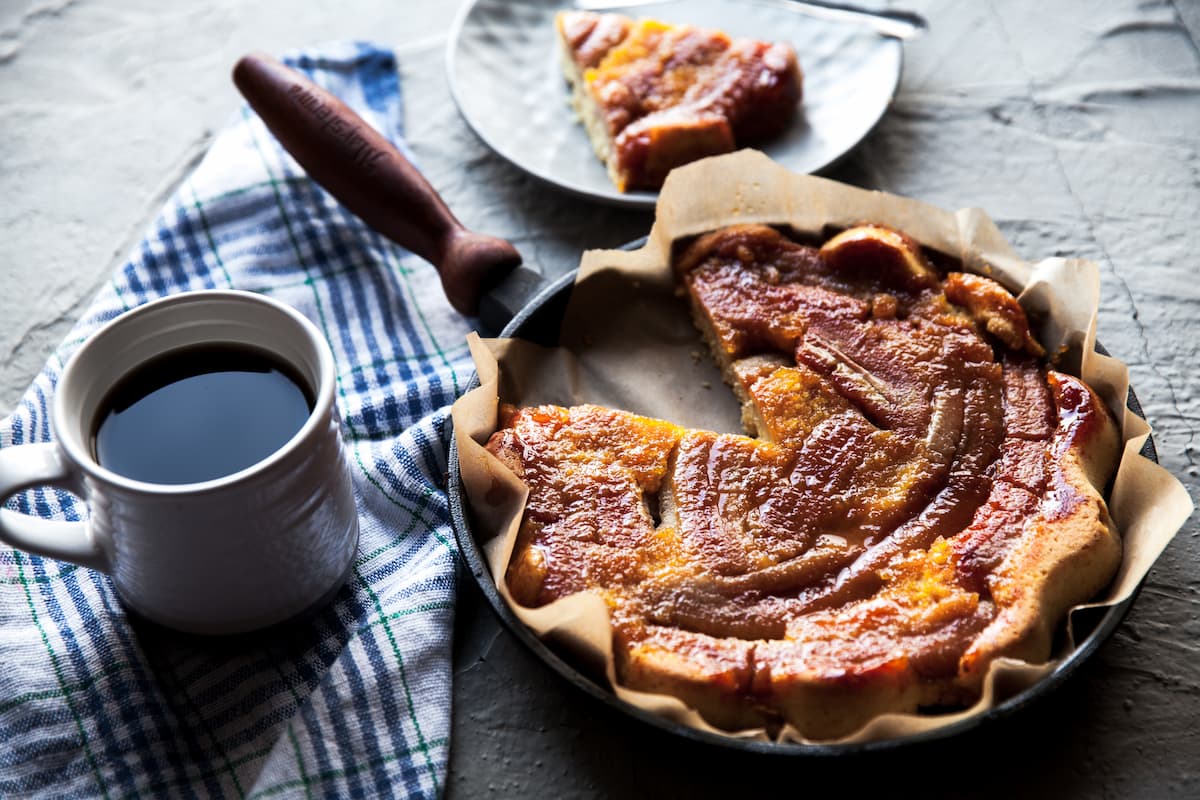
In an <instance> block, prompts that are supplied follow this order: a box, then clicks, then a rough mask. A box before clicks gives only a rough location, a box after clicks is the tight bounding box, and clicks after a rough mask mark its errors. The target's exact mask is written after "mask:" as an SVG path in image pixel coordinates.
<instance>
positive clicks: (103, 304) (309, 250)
mask: <svg viewBox="0 0 1200 800" xmlns="http://www.w3.org/2000/svg"><path fill="white" fill-rule="evenodd" d="M289 63H291V64H292V65H293V66H298V67H299V68H300V69H302V70H303V71H305V72H306V73H308V74H309V75H310V76H311V77H312V78H313V80H314V81H315V82H316V83H318V84H320V85H321V86H323V87H325V88H326V89H328V90H329V91H331V92H332V93H333V94H335V95H338V96H340V97H341V98H343V99H344V100H345V101H346V102H347V103H348V104H349V105H350V106H351V107H353V108H355V109H356V110H357V111H358V112H359V113H360V114H362V115H363V116H364V117H365V118H366V119H367V120H368V121H369V122H370V123H371V124H372V125H374V126H375V127H376V128H377V129H379V130H381V131H382V132H383V133H384V134H385V135H386V136H387V137H388V138H390V139H391V140H393V141H396V142H398V141H399V137H400V130H401V101H400V87H399V81H398V78H397V72H396V64H395V62H394V59H393V56H392V54H391V53H390V52H388V51H384V50H379V49H376V48H373V47H369V46H364V45H347V46H339V47H334V48H332V49H325V50H322V51H321V53H320V54H316V53H312V54H304V55H300V56H298V57H294V58H292V59H289ZM227 287H232V288H236V289H246V290H250V291H254V292H262V293H264V294H269V295H270V296H272V297H274V298H276V299H278V300H282V301H283V302H285V303H288V304H290V305H292V306H293V307H295V308H297V309H299V310H300V311H301V312H303V313H304V314H306V315H307V316H308V317H309V318H310V319H312V320H313V321H314V322H315V323H316V324H317V325H318V326H319V327H320V329H321V330H322V331H323V332H324V333H325V336H326V338H327V339H328V340H329V344H330V345H331V346H332V348H333V352H334V358H335V360H336V364H337V376H338V383H337V388H338V406H339V409H340V411H341V414H342V418H343V420H344V425H343V433H344V436H345V441H346V446H347V448H348V452H349V459H350V463H351V465H352V469H353V473H354V483H355V495H356V500H357V502H358V512H359V518H360V522H361V529H362V538H361V541H360V543H359V552H358V557H357V560H356V561H355V563H354V571H353V574H352V575H351V578H350V582H349V584H348V585H347V586H346V587H344V588H343V589H342V591H341V592H340V593H339V594H338V595H337V598H336V600H335V601H334V602H333V603H332V604H331V605H330V606H329V607H328V608H326V609H325V610H324V611H323V612H322V613H320V614H319V615H318V616H317V617H316V618H315V620H314V621H313V622H312V623H311V625H309V626H308V627H307V628H304V629H302V631H301V632H300V633H296V632H294V631H292V632H289V633H287V634H286V635H279V634H267V635H263V636H258V637H252V641H251V642H246V641H235V640H227V641H222V640H209V641H206V640H199V641H197V640H195V639H192V638H189V637H184V636H181V635H180V636H177V635H173V634H170V633H164V632H163V631H161V630H158V629H151V628H150V627H149V626H146V625H144V624H141V623H138V622H136V621H134V620H131V619H130V618H129V617H128V616H127V615H126V612H125V610H124V609H123V608H122V607H121V606H120V605H119V603H118V600H117V597H116V595H115V594H114V592H113V589H112V587H111V585H110V584H109V581H108V579H107V578H106V577H105V576H104V575H102V574H100V573H97V572H93V571H91V570H87V569H83V568H80V567H75V566H72V565H70V564H65V563H60V562H57V561H53V560H51V559H43V558H38V557H36V556H30V555H27V554H25V553H22V552H17V551H13V550H10V549H7V548H0V659H2V660H3V669H0V796H3V797H12V796H22V795H37V796H42V795H53V796H99V797H114V798H115V797H122V798H124V797H145V798H160V797H176V796H178V797H196V796H221V797H246V796H252V797H269V796H299V795H306V796H320V797H326V796H337V797H342V796H351V797H385V796H392V795H409V796H427V795H428V796H432V795H437V794H440V793H441V790H442V788H443V787H444V785H445V773H446V759H447V753H448V735H449V728H450V649H451V629H452V623H453V617H454V590H455V559H456V553H455V545H454V538H453V534H452V531H451V528H450V524H449V513H448V510H447V504H446V496H445V494H444V493H443V491H442V489H441V487H440V483H441V480H440V476H441V475H443V474H444V471H445V453H446V445H447V441H448V440H447V420H448V416H449V408H448V405H449V404H450V403H451V402H452V401H453V400H454V398H455V397H456V396H457V394H458V393H459V392H460V391H461V390H462V389H463V388H464V384H465V383H466V381H467V380H468V379H469V378H470V375H471V370H472V367H471V361H470V358H469V356H468V354H467V348H466V346H465V343H464V337H465V334H466V333H467V330H468V327H469V326H468V323H467V322H466V321H465V320H463V319H462V318H461V317H459V316H458V315H457V314H456V313H455V312H454V311H453V310H452V309H451V308H450V307H449V305H448V304H447V303H446V301H445V299H444V298H443V296H442V293H441V287H440V284H439V282H438V280H437V276H436V274H435V273H434V271H433V268H432V267H430V266H429V265H427V264H425V263H424V262H423V261H421V260H420V259H418V258H416V257H415V256H413V255H411V254H409V253H407V252H405V251H403V250H401V249H398V248H397V247H395V246H393V245H391V244H390V243H388V242H387V241H385V240H384V239H382V238H381V237H380V236H379V235H377V234H376V233H374V232H373V231H371V230H368V229H367V228H366V227H364V225H363V224H362V223H361V222H359V221H358V220H357V219H356V218H354V217H353V216H351V215H350V214H349V213H348V212H347V211H346V210H345V209H343V208H342V207H341V206H339V205H338V204H337V203H336V202H335V201H334V200H333V199H332V198H331V197H330V196H329V195H327V194H326V193H325V192H324V191H322V190H321V189H319V188H318V187H316V186H315V185H314V184H313V183H312V182H311V181H309V180H308V179H307V177H305V175H304V174H303V172H302V171H301V170H300V169H299V167H297V166H296V164H295V163H294V162H293V161H291V160H290V157H288V156H286V155H285V154H284V153H283V151H282V150H281V149H280V147H279V146H278V144H277V143H276V142H275V140H274V139H273V138H272V136H271V135H270V134H269V133H268V132H267V131H266V129H265V128H264V127H263V125H262V124H261V122H260V121H259V120H258V118H257V117H256V116H254V114H253V113H252V112H250V111H249V110H248V109H243V110H242V111H241V112H240V114H239V115H238V116H237V118H236V119H235V120H234V121H233V123H232V124H231V125H230V127H229V128H228V129H227V130H225V131H224V132H222V133H221V134H220V136H219V137H218V138H217V140H216V142H215V143H214V145H213V147H212V149H211V151H210V152H209V153H208V155H207V156H206V157H205V159H204V160H203V162H202V163H201V164H200V165H199V167H198V168H197V169H196V171H195V174H193V175H192V176H191V177H190V178H189V179H188V180H187V181H186V182H184V184H183V185H182V187H181V188H180V189H179V191H178V192H177V193H176V194H175V196H174V197H173V198H172V199H171V201H170V202H169V203H168V204H167V206H166V208H165V209H164V210H163V212H162V214H161V215H160V216H159V218H158V219H157V220H156V222H155V223H154V225H153V228H152V230H151V231H150V232H149V233H148V235H147V236H146V238H145V240H144V241H142V242H141V244H140V245H138V246H137V247H136V248H135V249H134V251H133V253H132V255H131V256H130V258H129V260H128V262H127V263H126V264H125V266H124V267H123V268H122V269H121V270H120V271H119V272H118V273H117V274H116V276H115V277H113V279H112V281H111V282H110V283H109V285H108V286H107V287H106V288H105V289H104V291H103V292H102V293H101V294H100V296H99V297H98V298H97V299H96V301H95V303H94V304H93V305H92V307H91V308H90V309H89V310H88V312H87V313H86V314H85V315H84V317H83V319H82V320H81V321H80V322H79V324H78V325H77V326H76V328H75V330H74V331H73V332H72V334H71V336H70V337H69V338H68V341H67V342H65V343H64V344H63V345H62V346H61V347H60V348H59V349H58V350H57V351H56V352H55V353H54V355H53V356H52V357H51V359H50V362H49V364H48V365H47V366H46V368H45V370H44V371H43V372H42V374H41V375H40V376H39V377H38V378H37V380H36V381H35V383H34V384H33V386H32V387H31V388H30V389H29V391H28V392H27V393H26V395H25V397H24V399H23V400H22V402H21V405H20V408H19V409H18V410H17V411H16V412H15V413H14V414H13V415H12V416H11V417H9V418H8V419H7V420H5V421H4V422H3V423H2V426H0V446H4V447H9V446H12V445H16V444H21V443H25V442H37V441H46V440H48V439H49V438H50V431H49V419H48V409H49V408H50V405H51V403H50V396H51V394H52V393H53V391H54V385H55V382H56V379H57V377H58V375H59V374H60V372H61V370H62V368H63V362H64V360H65V359H66V358H68V357H69V356H70V354H71V353H72V352H73V350H74V349H75V348H76V347H78V345H79V344H80V342H81V341H82V340H83V339H84V338H85V337H86V336H87V335H88V334H89V333H91V332H92V331H94V330H96V329H97V328H98V327H100V326H101V325H102V324H103V323H105V322H107V321H108V320H110V319H112V318H113V317H115V316H117V315H118V314H120V313H121V312H122V311H125V310H127V309H129V308H132V307H133V306H136V305H138V304H140V303H144V302H146V301H148V300H151V299H153V298H156V297H160V296H162V295H166V294H172V293H175V292H180V291H184V290H189V289H200V288H227ZM10 507H12V508H16V509H18V510H20V511H22V512H25V513H29V514H38V515H41V516H45V517H59V518H65V519H79V518H80V515H81V514H82V513H85V511H84V509H83V508H82V507H81V504H80V503H79V502H78V501H77V500H74V499H73V498H72V497H71V496H69V495H67V494H64V493H62V492H58V491H51V490H36V491H30V492H27V493H25V494H24V495H22V496H21V497H19V498H17V499H15V500H14V501H12V502H11V503H10Z"/></svg>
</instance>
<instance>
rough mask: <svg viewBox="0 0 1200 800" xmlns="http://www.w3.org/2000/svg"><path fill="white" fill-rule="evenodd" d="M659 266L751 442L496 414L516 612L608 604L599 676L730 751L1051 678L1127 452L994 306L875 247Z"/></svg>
mask: <svg viewBox="0 0 1200 800" xmlns="http://www.w3.org/2000/svg"><path fill="white" fill-rule="evenodd" d="M674 268H675V271H676V273H677V276H678V278H679V280H680V281H681V282H682V285H683V286H684V287H685V289H686V292H687V295H688V297H689V298H690V302H691V306H692V311H693V315H694V317H695V320H696V323H697V325H698V326H699V328H700V330H701V331H702V333H703V336H704V337H705V339H706V340H707V341H708V344H709V346H710V349H711V350H712V353H713V355H714V357H715V358H716V360H717V361H718V362H719V364H720V366H721V368H722V370H723V371H724V375H725V378H726V380H727V381H728V382H729V383H730V384H731V385H732V386H733V388H734V390H735V391H736V393H737V394H738V396H739V398H740V399H741V402H742V409H743V414H742V416H743V421H744V424H745V427H746V429H747V432H748V433H749V434H750V436H741V435H734V434H728V433H714V432H710V431H702V430H689V429H686V428H683V427H680V426H678V425H675V424H672V423H670V422H666V421H662V420H655V419H648V418H645V417H640V416H636V415H634V414H630V413H627V412H624V411H618V410H614V409H608V408H601V407H598V406H589V405H585V406H579V407H575V408H560V407H555V406H541V407H536V408H520V409H518V408H513V407H511V406H503V407H502V411H501V420H500V425H501V427H500V429H499V430H498V431H496V433H495V434H494V435H493V436H492V437H491V439H490V441H489V442H488V445H487V447H488V449H489V450H490V451H491V452H492V453H493V454H494V455H496V456H497V457H498V458H499V459H500V460H501V461H502V462H503V463H504V464H505V465H506V466H508V467H509V468H510V469H512V470H513V472H514V473H516V475H517V476H518V477H519V478H521V479H522V480H523V481H524V482H525V483H526V484H527V485H528V487H529V499H528V503H527V507H526V510H525V514H524V517H523V519H522V522H521V526H520V530H519V533H518V538H517V542H516V546H515V550H514V553H513V557H512V560H511V563H510V565H509V567H508V572H507V575H505V576H504V580H506V581H507V584H508V587H509V589H510V591H511V593H512V596H513V597H514V598H515V599H516V601H517V602H519V603H521V604H523V605H525V606H530V607H534V606H542V605H545V604H547V603H550V602H552V601H554V600H556V599H558V598H562V597H565V596H567V595H571V594H574V593H576V592H594V593H597V594H599V595H600V596H601V597H602V598H603V599H604V601H605V602H606V604H607V606H608V609H609V612H610V618H611V622H612V630H613V645H614V654H615V661H616V675H617V679H618V681H619V682H620V683H621V684H622V685H624V686H626V687H629V688H632V689H639V690H644V691H650V692H660V693H666V694H671V695H674V696H676V697H678V698H680V699H682V700H683V701H684V702H685V703H687V704H688V705H689V706H691V707H693V708H694V709H696V710H697V711H698V712H699V713H700V714H701V715H702V716H703V717H704V718H705V719H706V720H708V721H709V722H710V723H712V724H713V725H716V726H719V727H721V728H724V729H729V730H733V729H739V728H758V727H766V728H768V729H769V730H777V729H778V728H779V727H780V726H781V725H782V724H784V723H791V724H792V725H793V726H795V728H796V729H798V730H799V732H800V733H801V734H802V735H804V736H806V737H809V738H814V739H828V738H835V737H840V736H843V735H846V734H849V733H851V732H852V731H854V730H855V729H856V728H858V727H860V726H861V725H862V724H863V723H865V722H866V721H868V720H869V719H870V718H872V717H873V716H875V715H877V714H880V713H883V712H887V711H915V710H918V709H920V708H922V707H927V706H946V705H963V704H969V703H970V702H971V701H972V700H973V699H974V698H976V697H977V696H978V694H979V692H980V690H981V683H982V678H983V676H984V674H985V673H986V671H987V669H988V667H989V665H990V664H991V663H992V662H993V661H994V660H995V659H996V658H998V657H1001V656H1011V657H1015V658H1021V659H1025V660H1028V661H1033V662H1038V661H1044V660H1045V659H1047V658H1048V657H1049V655H1050V650H1051V640H1052V638H1053V635H1054V632H1055V631H1056V630H1058V629H1059V627H1060V624H1061V622H1062V621H1063V618H1064V615H1065V613H1066V611H1067V609H1068V608H1070V607H1071V606H1072V605H1075V604H1077V603H1080V602H1083V601H1085V600H1087V599H1089V598H1090V597H1092V596H1094V595H1095V594H1096V593H1097V592H1098V591H1099V590H1100V589H1101V588H1102V587H1103V586H1104V585H1105V584H1106V583H1107V582H1108V581H1109V580H1110V578H1111V577H1112V575H1113V573H1114V571H1115V569H1116V567H1117V564H1118V562H1119V561H1120V557H1121V545H1120V540H1119V538H1118V536H1117V533H1116V531H1115V530H1114V528H1113V526H1112V524H1111V523H1110V521H1109V517H1108V512H1107V509H1106V506H1105V503H1104V500H1103V498H1102V495H1101V491H1102V489H1103V487H1104V486H1105V484H1106V482H1107V481H1108V478H1109V476H1110V473H1111V471H1112V469H1113V465H1114V463H1115V461H1116V456H1117V445H1118V434H1117V430H1116V426H1115V424H1114V422H1113V420H1112V419H1111V416H1110V414H1109V412H1108V410H1107V409H1106V407H1105V406H1104V405H1103V403H1102V402H1101V401H1100V400H1099V399H1098V398H1097V397H1096V395H1095V394H1094V393H1093V392H1092V390H1091V389H1089V388H1088V386H1086V385H1085V384H1084V383H1083V382H1081V381H1080V380H1079V379H1077V378H1074V377H1072V376H1070V375H1066V374H1063V373H1060V372H1056V371H1055V370H1053V369H1051V368H1049V367H1048V365H1047V361H1046V358H1045V353H1044V352H1043V349H1042V347H1041V346H1040V345H1039V343H1038V342H1037V340H1036V339H1035V338H1034V336H1033V335H1032V333H1031V331H1030V326H1029V323H1028V321H1027V319H1026V315H1025V313H1024V311H1023V310H1022V308H1021V306H1020V305H1018V303H1017V302H1016V300H1015V299H1014V298H1013V296H1012V295H1011V294H1010V293H1009V292H1008V291H1007V290H1006V289H1004V288H1003V287H1002V286H1001V285H1000V284H998V283H996V282H995V281H993V280H991V279H989V278H986V277H982V276H980V275H975V274H968V273H963V272H953V271H952V272H944V271H942V270H941V269H939V268H937V267H935V266H933V263H932V262H931V260H930V259H929V258H927V256H926V254H925V253H924V252H923V251H922V249H921V248H920V247H919V246H918V245H917V244H916V243H915V242H913V241H912V240H911V239H909V238H908V237H906V236H905V235H903V234H901V233H898V232H896V231H893V230H890V229H887V228H883V227H879V226H863V227H858V228H853V229H850V230H847V231H845V232H843V233H841V234H839V235H837V236H834V237H833V238H832V239H830V240H828V241H826V242H825V243H824V244H823V245H821V246H820V247H816V246H808V245H805V244H801V243H798V242H796V241H793V240H792V239H790V238H789V237H787V236H785V235H784V234H782V233H780V232H778V231H776V230H775V229H773V228H770V227H765V226H760V225H742V226H735V227H730V228H725V229H722V230H719V231H716V232H714V233H711V234H708V235H705V236H702V237H700V238H698V239H696V240H695V241H693V242H691V243H690V244H689V245H687V246H686V247H684V248H683V249H682V250H681V252H679V253H678V254H677V256H676V258H675V260H674Z"/></svg>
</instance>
